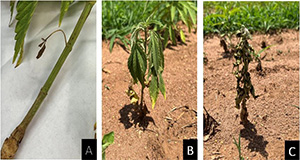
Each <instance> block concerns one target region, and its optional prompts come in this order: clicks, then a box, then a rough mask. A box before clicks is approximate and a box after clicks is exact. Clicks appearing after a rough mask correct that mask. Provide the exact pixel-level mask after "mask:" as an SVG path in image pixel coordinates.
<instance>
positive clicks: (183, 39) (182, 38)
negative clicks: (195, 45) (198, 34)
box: [180, 29, 185, 43]
mask: <svg viewBox="0 0 300 160" xmlns="http://www.w3.org/2000/svg"><path fill="white" fill-rule="evenodd" d="M180 38H181V40H182V42H183V43H185V36H184V33H183V31H182V29H181V30H180Z"/></svg>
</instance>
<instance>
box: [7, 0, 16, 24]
mask: <svg viewBox="0 0 300 160" xmlns="http://www.w3.org/2000/svg"><path fill="white" fill-rule="evenodd" d="M15 2H16V1H15V0H10V3H9V5H10V19H9V24H10V23H11V20H12V16H13V14H14V7H15Z"/></svg>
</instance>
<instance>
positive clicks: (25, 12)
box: [1, 1, 96, 159]
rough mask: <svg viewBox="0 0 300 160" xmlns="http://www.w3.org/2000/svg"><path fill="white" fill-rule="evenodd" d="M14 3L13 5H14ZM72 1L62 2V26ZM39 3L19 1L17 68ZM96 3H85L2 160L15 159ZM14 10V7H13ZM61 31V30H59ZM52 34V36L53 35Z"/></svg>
mask: <svg viewBox="0 0 300 160" xmlns="http://www.w3.org/2000/svg"><path fill="white" fill-rule="evenodd" d="M12 2H13V3H12ZM14 2H15V1H11V6H13V5H14ZM71 2H72V1H62V7H61V17H60V20H59V25H60V24H61V20H62V17H63V15H62V14H64V13H65V12H66V11H67V9H68V6H69V4H70V3H71ZM37 3H38V2H37V1H31V2H28V1H18V2H17V7H16V8H17V11H18V13H17V16H16V19H17V20H18V22H17V25H16V29H15V32H16V36H15V40H16V44H15V53H14V57H13V63H14V62H15V60H16V59H17V56H19V58H18V60H17V64H16V67H17V66H19V65H20V63H21V61H22V56H23V47H24V39H25V36H26V32H27V29H28V27H29V24H30V20H31V17H32V15H33V12H34V10H35V7H36V5H37ZM95 3H96V1H87V2H85V7H84V9H83V11H82V13H81V15H80V17H79V19H78V21H77V24H76V26H75V28H74V30H73V32H72V34H71V36H70V38H69V40H68V42H67V43H66V46H65V48H64V50H63V51H62V53H61V55H60V57H59V59H58V61H57V62H56V64H55V66H54V68H53V70H52V71H51V73H50V75H49V77H48V79H47V81H46V82H45V84H44V85H43V87H42V88H41V90H40V92H39V94H38V96H37V98H36V100H35V101H34V103H33V105H32V107H31V108H30V110H29V111H28V113H27V114H26V116H25V117H24V119H23V121H22V122H21V123H20V124H19V125H18V126H17V127H16V128H15V130H14V131H13V132H12V133H11V135H10V137H9V138H6V139H5V141H4V143H3V145H2V148H1V158H2V159H12V158H14V156H15V154H16V152H17V150H18V148H19V144H20V143H21V141H22V139H23V137H24V134H25V132H26V129H27V127H28V125H29V124H30V122H31V121H32V119H33V117H34V116H35V114H36V113H37V111H38V109H39V108H40V106H41V104H42V102H43V101H44V99H45V98H46V96H47V94H48V91H49V89H50V88H51V86H52V84H53V82H54V80H55V78H56V76H57V74H58V73H59V71H60V69H61V67H62V66H63V64H64V62H65V61H66V59H67V57H68V55H69V54H70V52H71V51H72V48H73V46H74V44H75V42H76V40H77V38H78V36H79V33H80V32H81V30H82V27H83V25H84V24H85V22H86V20H87V18H88V16H89V14H90V12H91V10H92V8H93V6H94V4H95ZM12 8H13V7H12ZM57 31H59V30H57ZM55 32H56V31H54V32H53V33H55ZM53 33H51V34H50V36H51V35H52V34H53ZM48 38H49V37H47V38H45V39H42V40H43V42H42V43H41V44H40V45H39V47H41V50H40V52H39V53H38V56H37V58H39V57H40V56H41V54H42V52H43V51H44V50H45V47H46V46H45V43H46V41H47V39H48Z"/></svg>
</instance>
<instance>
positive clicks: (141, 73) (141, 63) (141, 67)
mask: <svg viewBox="0 0 300 160" xmlns="http://www.w3.org/2000/svg"><path fill="white" fill-rule="evenodd" d="M136 55H137V59H136V60H137V62H136V63H137V64H138V65H137V68H136V69H137V70H136V73H137V75H138V79H139V81H140V83H141V85H142V86H144V81H145V79H144V77H145V72H146V69H147V57H146V54H145V53H144V52H143V51H142V49H141V48H140V47H139V46H137V51H136Z"/></svg>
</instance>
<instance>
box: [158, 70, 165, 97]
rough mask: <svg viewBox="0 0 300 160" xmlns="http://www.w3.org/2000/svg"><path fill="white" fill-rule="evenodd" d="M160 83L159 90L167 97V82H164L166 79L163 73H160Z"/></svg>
mask: <svg viewBox="0 0 300 160" xmlns="http://www.w3.org/2000/svg"><path fill="white" fill-rule="evenodd" d="M158 85H159V90H160V92H161V94H162V95H163V96H164V98H165V99H166V88H165V83H164V80H163V78H162V75H161V74H159V84H158Z"/></svg>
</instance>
